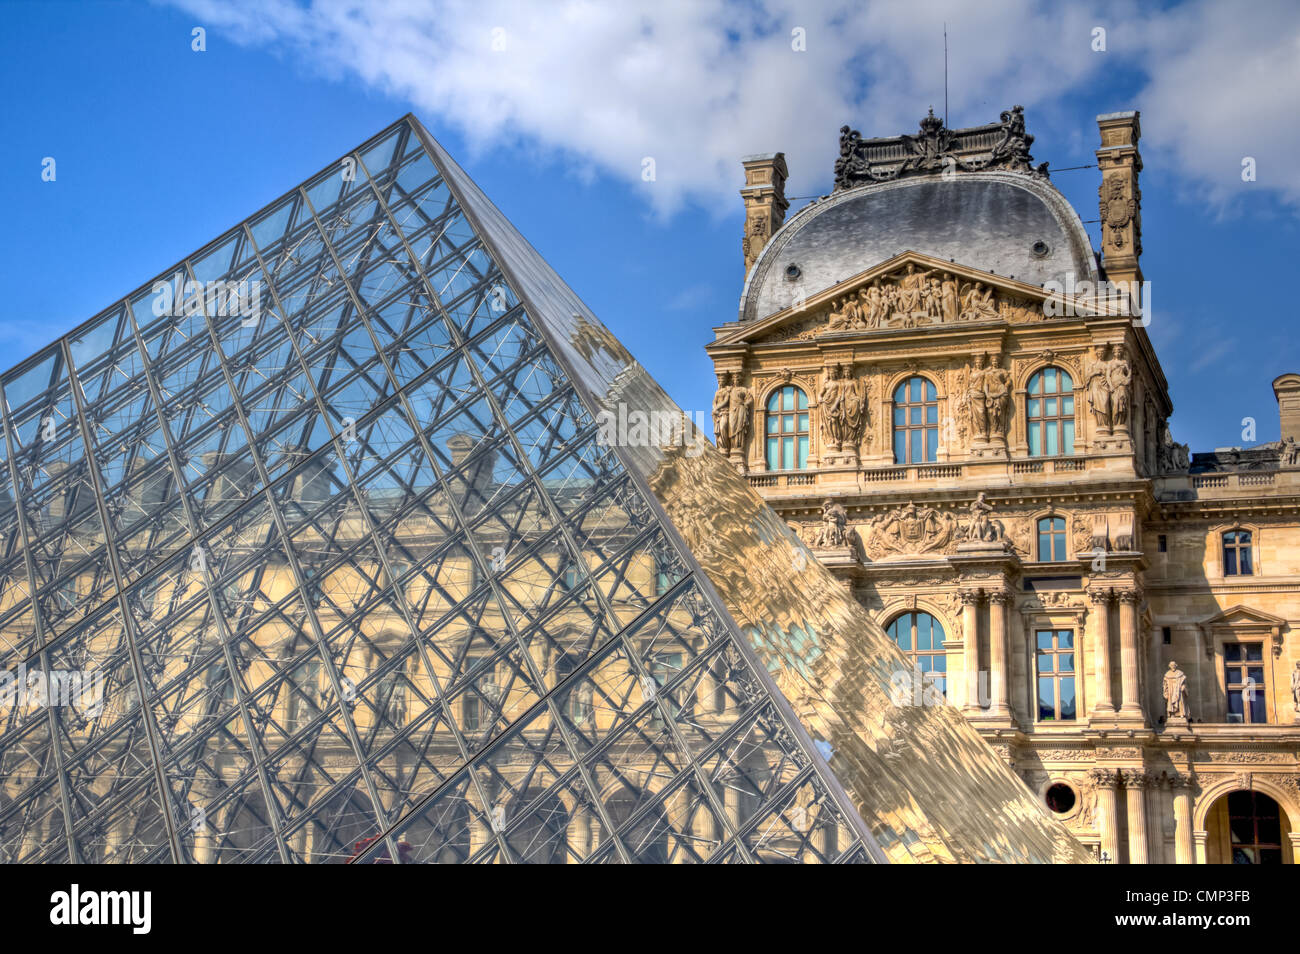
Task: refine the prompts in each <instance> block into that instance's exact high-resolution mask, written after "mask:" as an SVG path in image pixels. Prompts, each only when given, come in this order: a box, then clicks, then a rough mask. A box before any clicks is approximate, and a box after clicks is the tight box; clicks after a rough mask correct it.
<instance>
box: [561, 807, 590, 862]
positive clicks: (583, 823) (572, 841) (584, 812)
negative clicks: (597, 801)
mask: <svg viewBox="0 0 1300 954" xmlns="http://www.w3.org/2000/svg"><path fill="white" fill-rule="evenodd" d="M566 834H567V836H568V839H569V849H570V850H569V852H568V856H567V862H568V863H569V864H571V865H580V864H582V862H583V861H585V860H586V859H587V857H588V856H589V855H590V854H591V812H590V810H588V808H587V806H586V805H581V804H580V805H576V806H575V807H574V809H573V814H572V815H571V816H570V817H569V830H568V832H567V833H566Z"/></svg>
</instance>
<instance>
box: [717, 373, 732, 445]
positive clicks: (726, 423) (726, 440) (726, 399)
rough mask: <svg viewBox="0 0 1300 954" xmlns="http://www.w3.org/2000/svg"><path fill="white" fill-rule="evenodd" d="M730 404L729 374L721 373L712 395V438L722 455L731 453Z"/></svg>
mask: <svg viewBox="0 0 1300 954" xmlns="http://www.w3.org/2000/svg"><path fill="white" fill-rule="evenodd" d="M730 404H731V372H730V371H723V372H722V373H721V374H719V375H718V390H717V391H716V392H715V393H714V395H713V437H714V442H715V443H716V444H717V445H718V450H720V451H722V453H724V454H726V453H729V452H730V451H731V418H730V414H729V413H728V408H729V405H730Z"/></svg>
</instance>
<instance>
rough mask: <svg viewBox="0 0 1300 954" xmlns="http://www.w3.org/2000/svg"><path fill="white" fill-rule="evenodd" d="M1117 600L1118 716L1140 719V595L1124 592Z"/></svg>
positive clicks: (1135, 591)
mask: <svg viewBox="0 0 1300 954" xmlns="http://www.w3.org/2000/svg"><path fill="white" fill-rule="evenodd" d="M1118 599H1119V668H1120V680H1121V682H1120V688H1121V696H1120V698H1121V702H1120V707H1119V714H1120V716H1121V717H1123V718H1129V719H1141V718H1142V702H1141V700H1140V699H1139V698H1138V626H1137V615H1138V614H1137V607H1138V600H1140V599H1141V595H1140V594H1139V593H1138V592H1137V590H1124V591H1123V592H1121V593H1119V594H1118Z"/></svg>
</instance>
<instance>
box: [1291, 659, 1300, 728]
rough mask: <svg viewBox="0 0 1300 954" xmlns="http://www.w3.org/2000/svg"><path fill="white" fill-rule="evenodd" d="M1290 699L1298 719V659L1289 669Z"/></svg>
mask: <svg viewBox="0 0 1300 954" xmlns="http://www.w3.org/2000/svg"><path fill="white" fill-rule="evenodd" d="M1291 701H1292V702H1294V703H1295V708H1296V719H1297V720H1300V661H1298V662H1296V664H1295V668H1294V669H1292V670H1291Z"/></svg>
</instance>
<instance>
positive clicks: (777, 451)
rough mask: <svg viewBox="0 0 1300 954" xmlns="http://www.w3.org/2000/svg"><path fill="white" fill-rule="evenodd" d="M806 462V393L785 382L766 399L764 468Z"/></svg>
mask: <svg viewBox="0 0 1300 954" xmlns="http://www.w3.org/2000/svg"><path fill="white" fill-rule="evenodd" d="M807 466H808V395H806V394H804V393H803V391H802V390H801V389H800V388H796V387H794V386H793V385H790V384H787V385H786V386H785V387H783V388H779V389H777V390H776V391H773V392H772V396H771V397H770V398H768V399H767V469H768V470H804V469H805V468H806V467H807Z"/></svg>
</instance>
